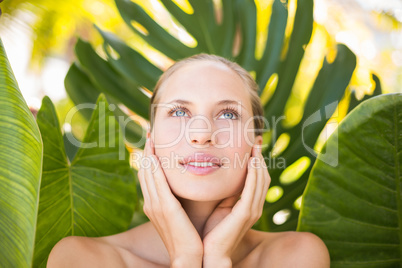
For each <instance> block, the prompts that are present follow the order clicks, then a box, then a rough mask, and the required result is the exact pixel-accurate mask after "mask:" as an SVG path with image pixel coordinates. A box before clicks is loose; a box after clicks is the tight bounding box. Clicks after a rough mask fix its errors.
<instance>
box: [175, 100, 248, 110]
mask: <svg viewBox="0 0 402 268" xmlns="http://www.w3.org/2000/svg"><path fill="white" fill-rule="evenodd" d="M174 102H176V103H180V104H185V105H192V104H193V103H192V102H191V101H187V100H182V99H176V100H172V101H170V102H168V103H169V104H171V103H174ZM228 104H236V105H237V104H240V105H241V106H242V107H243V108H244V109H246V107H244V105H243V104H241V102H240V101H235V100H221V101H218V102H217V103H216V105H228Z"/></svg>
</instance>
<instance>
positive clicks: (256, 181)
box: [203, 147, 271, 267]
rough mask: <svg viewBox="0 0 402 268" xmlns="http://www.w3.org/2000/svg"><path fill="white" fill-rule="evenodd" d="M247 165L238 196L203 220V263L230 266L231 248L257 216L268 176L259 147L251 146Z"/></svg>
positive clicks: (235, 245) (265, 191)
mask: <svg viewBox="0 0 402 268" xmlns="http://www.w3.org/2000/svg"><path fill="white" fill-rule="evenodd" d="M253 160H254V162H253ZM247 168H248V171H247V177H246V181H245V185H244V188H243V191H242V193H241V199H239V200H238V198H239V196H240V194H237V195H235V196H232V197H229V198H227V199H224V200H223V201H222V202H221V203H220V204H219V205H218V206H217V207H216V209H215V210H214V211H213V213H212V214H211V216H210V217H209V218H208V220H207V222H206V224H205V228H204V235H203V237H204V239H203V245H204V257H203V263H204V267H209V266H210V267H212V266H213V267H231V264H232V262H231V255H232V253H233V251H234V250H235V249H236V247H237V245H238V244H239V242H240V241H241V240H242V239H243V237H244V235H245V234H246V233H247V231H248V230H250V228H251V227H252V226H253V225H254V223H255V222H256V221H257V220H258V219H259V218H260V217H261V214H262V210H263V206H264V201H265V196H266V194H267V191H268V187H269V184H270V182H271V177H270V176H269V173H268V170H267V167H266V164H265V162H264V157H263V156H262V154H261V152H260V149H258V148H256V147H253V150H252V155H251V157H250V159H249V161H248V167H247ZM236 201H237V202H236ZM217 265H218V266H217Z"/></svg>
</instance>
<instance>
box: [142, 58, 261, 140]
mask: <svg viewBox="0 0 402 268" xmlns="http://www.w3.org/2000/svg"><path fill="white" fill-rule="evenodd" d="M199 61H212V62H219V63H223V64H224V65H225V66H227V67H229V68H230V69H231V70H233V71H234V72H236V73H237V74H238V75H239V76H240V78H241V79H242V80H243V82H244V84H245V86H246V88H247V89H248V92H249V94H250V100H251V107H252V112H253V117H254V120H253V121H254V135H255V136H258V135H262V131H263V128H264V121H263V119H262V118H263V116H264V110H263V108H262V105H261V99H260V96H259V95H258V85H257V83H256V82H255V81H254V79H253V77H252V76H251V75H250V74H249V73H248V72H247V71H246V70H245V69H244V68H243V67H241V66H240V65H239V64H237V63H235V62H233V61H230V60H228V59H225V58H223V57H221V56H217V55H212V54H206V53H201V54H197V55H193V56H191V57H188V58H184V59H182V60H180V61H177V62H176V63H174V64H173V65H172V66H170V67H169V68H168V69H167V70H166V71H165V72H164V73H163V74H162V75H161V76H160V78H159V80H158V82H157V83H156V85H155V88H154V91H153V95H152V97H151V105H150V110H149V114H150V115H152V114H154V113H151V109H152V108H151V107H153V106H152V104H157V103H158V101H159V99H160V98H158V92H159V89H160V88H161V86H162V84H163V83H164V82H165V81H166V80H167V79H168V78H169V77H170V76H171V75H172V74H173V73H174V72H176V71H177V70H178V69H180V68H181V67H183V66H185V65H186V64H188V63H192V62H199ZM154 112H156V111H154ZM150 121H151V126H150V128H151V131H152V127H153V121H154V120H152V119H151V120H150Z"/></svg>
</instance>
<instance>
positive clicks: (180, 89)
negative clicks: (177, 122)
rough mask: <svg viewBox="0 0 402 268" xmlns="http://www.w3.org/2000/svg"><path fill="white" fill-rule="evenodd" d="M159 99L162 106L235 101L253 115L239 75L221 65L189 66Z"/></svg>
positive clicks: (173, 77) (165, 87)
mask: <svg viewBox="0 0 402 268" xmlns="http://www.w3.org/2000/svg"><path fill="white" fill-rule="evenodd" d="M158 95H159V103H166V102H169V101H170V100H173V99H177V98H180V99H186V100H189V101H191V102H193V103H196V104H197V103H198V104H200V105H207V104H213V103H217V102H219V101H220V100H223V99H232V100H235V101H239V102H241V104H242V105H243V106H244V107H246V109H247V110H248V111H250V112H251V111H252V109H251V100H250V95H249V92H248V89H247V88H246V85H245V83H244V82H243V80H242V79H241V78H240V76H239V75H238V74H237V73H236V72H235V71H233V70H232V69H230V68H229V67H228V66H226V65H225V64H223V63H220V62H213V61H199V62H190V63H187V64H186V65H184V66H182V67H180V68H179V69H177V70H176V71H175V72H174V73H173V74H172V75H171V76H170V77H169V78H167V79H166V81H164V83H163V84H162V86H161V88H160V89H159V92H158Z"/></svg>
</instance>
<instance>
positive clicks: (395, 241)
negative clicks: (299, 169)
mask: <svg viewBox="0 0 402 268" xmlns="http://www.w3.org/2000/svg"><path fill="white" fill-rule="evenodd" d="M401 107H402V94H401V93H394V94H385V95H381V96H377V97H374V98H371V99H369V100H367V101H365V102H363V103H361V104H360V105H359V106H357V107H356V108H355V109H354V110H353V111H352V112H351V113H350V114H349V115H348V116H347V117H346V118H345V119H344V120H343V121H342V122H341V124H340V125H339V127H338V129H337V131H335V132H334V133H333V134H332V135H331V137H330V138H329V139H328V140H327V142H326V144H325V145H324V148H323V151H322V153H321V154H320V155H319V156H318V158H317V161H316V163H315V165H314V167H313V170H312V171H311V174H310V178H309V182H308V185H307V188H306V191H305V194H304V199H303V204H302V209H301V213H300V219H299V226H298V230H299V231H309V232H313V233H315V234H317V235H318V236H319V237H321V238H322V239H323V240H324V242H325V243H326V245H327V247H328V249H329V251H330V255H331V267H365V268H366V267H381V268H383V267H401V266H402V262H401V256H402V173H401V167H402V146H401V145H402V109H401Z"/></svg>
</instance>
